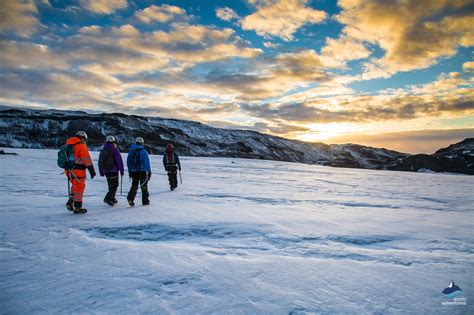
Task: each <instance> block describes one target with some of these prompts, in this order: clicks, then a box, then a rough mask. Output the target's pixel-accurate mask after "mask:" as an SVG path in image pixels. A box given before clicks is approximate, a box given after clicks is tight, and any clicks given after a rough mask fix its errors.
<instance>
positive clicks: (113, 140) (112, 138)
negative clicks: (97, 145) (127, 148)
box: [105, 136, 115, 143]
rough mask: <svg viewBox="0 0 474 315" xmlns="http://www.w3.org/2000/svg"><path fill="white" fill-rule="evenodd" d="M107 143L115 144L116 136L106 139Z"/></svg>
mask: <svg viewBox="0 0 474 315" xmlns="http://www.w3.org/2000/svg"><path fill="white" fill-rule="evenodd" d="M105 141H106V142H111V143H113V142H115V138H114V136H107V137H106V138H105Z"/></svg>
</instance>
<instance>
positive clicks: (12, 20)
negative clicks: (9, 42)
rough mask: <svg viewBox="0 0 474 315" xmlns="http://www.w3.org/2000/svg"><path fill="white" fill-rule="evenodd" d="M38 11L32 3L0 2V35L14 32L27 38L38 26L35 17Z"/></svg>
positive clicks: (10, 0)
mask: <svg viewBox="0 0 474 315" xmlns="http://www.w3.org/2000/svg"><path fill="white" fill-rule="evenodd" d="M37 13H38V10H37V8H36V6H35V4H34V3H33V2H25V1H21V0H4V1H0V33H6V32H15V33H16V34H18V35H20V36H23V37H28V36H30V35H32V34H33V33H34V32H35V31H36V29H37V28H38V27H39V26H40V23H39V20H38V18H37V17H36V16H35V15H36V14H37Z"/></svg>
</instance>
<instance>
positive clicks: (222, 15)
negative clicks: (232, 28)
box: [216, 7, 240, 22]
mask: <svg viewBox="0 0 474 315" xmlns="http://www.w3.org/2000/svg"><path fill="white" fill-rule="evenodd" d="M216 16H217V17H218V18H219V19H221V20H224V21H227V22H229V21H232V20H235V19H239V18H240V16H239V15H238V14H237V13H236V12H235V11H234V10H232V9H231V8H229V7H223V8H216Z"/></svg>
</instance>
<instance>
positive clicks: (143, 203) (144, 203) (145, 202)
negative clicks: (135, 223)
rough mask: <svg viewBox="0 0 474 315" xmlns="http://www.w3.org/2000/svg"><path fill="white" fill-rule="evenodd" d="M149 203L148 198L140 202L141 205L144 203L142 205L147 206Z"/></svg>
mask: <svg viewBox="0 0 474 315" xmlns="http://www.w3.org/2000/svg"><path fill="white" fill-rule="evenodd" d="M149 204H150V200H148V201H143V202H142V205H144V206H148V205H149Z"/></svg>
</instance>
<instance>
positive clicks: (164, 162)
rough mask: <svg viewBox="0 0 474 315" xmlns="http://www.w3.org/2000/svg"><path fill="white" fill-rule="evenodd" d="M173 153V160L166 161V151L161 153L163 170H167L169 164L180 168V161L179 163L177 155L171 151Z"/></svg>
mask: <svg viewBox="0 0 474 315" xmlns="http://www.w3.org/2000/svg"><path fill="white" fill-rule="evenodd" d="M173 155H174V161H168V159H167V157H166V156H167V153H165V155H163V166H164V167H165V170H168V167H169V166H176V165H177V166H178V168H179V169H181V163H179V157H178V155H177V154H176V153H175V152H173Z"/></svg>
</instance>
